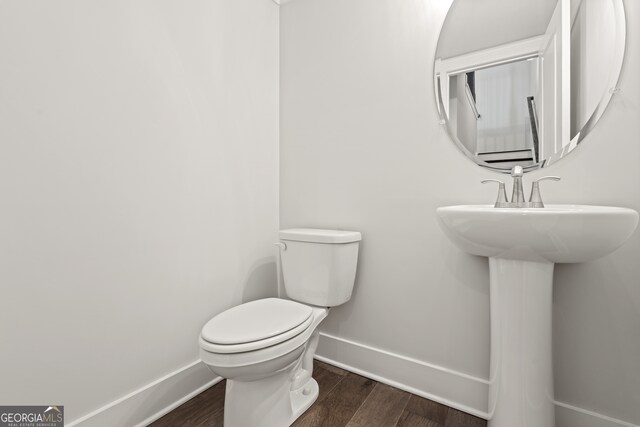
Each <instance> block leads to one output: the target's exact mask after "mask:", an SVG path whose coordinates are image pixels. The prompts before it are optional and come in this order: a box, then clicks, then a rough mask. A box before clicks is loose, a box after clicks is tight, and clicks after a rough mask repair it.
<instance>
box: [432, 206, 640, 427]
mask: <svg viewBox="0 0 640 427" xmlns="http://www.w3.org/2000/svg"><path fill="white" fill-rule="evenodd" d="M437 214H438V219H439V221H440V225H441V226H442V229H443V230H444V232H445V233H446V235H447V236H448V237H449V238H450V239H451V241H453V243H454V244H455V245H457V246H458V247H459V248H460V249H462V250H463V251H465V252H467V253H470V254H472V255H480V256H486V257H489V276H490V277H489V286H490V307H491V358H490V359H491V362H490V367H489V408H488V410H487V416H488V419H489V424H488V425H489V427H514V426H518V427H540V426H544V427H553V426H554V425H555V416H554V397H553V396H554V394H553V357H552V354H553V352H552V339H551V336H552V325H551V321H552V319H551V312H552V295H553V269H554V265H555V263H558V262H585V261H590V260H593V259H596V258H599V257H602V256H604V255H607V254H608V253H610V252H613V251H614V250H615V249H616V248H618V247H619V246H621V245H622V244H623V243H624V242H625V241H626V240H627V239H628V238H629V236H631V234H632V233H633V231H634V230H635V228H636V226H637V225H638V213H637V212H636V211H634V210H631V209H625V208H614V207H606V206H581V205H547V206H546V207H545V208H540V209H533V208H532V209H518V208H514V209H496V208H494V207H493V206H492V205H474V206H472V205H467V206H448V207H443V208H439V209H438V210H437Z"/></svg>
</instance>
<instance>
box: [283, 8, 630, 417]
mask: <svg viewBox="0 0 640 427" xmlns="http://www.w3.org/2000/svg"><path fill="white" fill-rule="evenodd" d="M448 4H450V2H442V1H437V0H402V1H398V0H347V1H345V0H298V1H294V2H291V3H287V4H286V5H284V6H283V7H282V8H281V17H280V19H281V84H282V86H281V129H280V132H281V157H280V159H281V187H280V188H281V204H280V206H281V214H280V216H281V224H282V226H283V227H293V226H320V227H342V228H346V229H355V230H360V231H361V232H362V233H363V241H362V251H361V256H360V263H359V270H358V278H357V283H356V288H355V291H354V294H353V298H352V300H351V301H350V302H349V303H347V304H345V305H344V306H341V307H337V308H335V309H333V310H332V311H331V313H330V315H329V317H328V318H327V320H326V321H325V323H324V324H323V326H322V331H323V332H324V333H325V334H327V335H331V336H334V337H337V338H339V340H334V341H331V342H335V343H336V345H335V348H329V347H328V346H327V345H325V346H324V347H323V346H322V344H321V347H320V349H319V354H320V355H321V356H322V355H323V354H324V355H325V356H326V355H327V354H329V352H331V354H332V355H333V357H334V359H336V360H337V359H340V358H346V357H347V356H348V354H347V353H348V348H347V347H348V346H347V345H346V344H345V346H343V347H340V345H342V344H341V343H344V341H340V340H347V342H348V341H353V342H356V343H362V344H366V345H368V346H369V347H372V348H373V349H374V350H375V349H382V350H387V351H389V352H392V353H395V354H397V355H399V356H402V357H405V359H404V360H407V361H411V363H413V364H414V365H412V366H418V365H419V366H423V367H427V368H429V366H432V365H437V366H440V367H444V368H446V369H445V370H443V371H440V372H442V373H445V372H448V370H453V371H455V372H459V373H466V374H470V375H472V376H476V377H480V378H481V379H482V378H484V379H486V378H487V376H488V368H489V363H488V362H489V298H488V292H489V280H488V277H489V276H488V268H487V262H486V260H485V259H482V258H477V257H472V256H468V255H465V254H463V253H461V252H460V251H459V250H458V249H456V248H455V247H454V246H453V245H452V244H451V243H450V242H449V241H448V240H447V239H446V237H445V236H444V234H443V233H442V232H441V231H440V229H439V227H438V225H437V222H436V217H435V209H436V207H438V206H443V205H451V204H466V203H490V202H492V201H493V200H494V199H495V188H493V187H485V186H482V185H480V184H479V181H480V180H481V179H483V178H489V177H493V178H497V177H498V175H496V174H494V173H490V172H488V171H484V170H482V169H481V168H479V167H477V166H475V165H473V164H472V163H471V162H470V161H469V160H468V159H467V158H466V157H465V156H464V155H462V154H461V153H460V152H459V151H458V149H457V148H456V147H455V146H454V144H452V143H451V141H450V140H449V139H448V137H447V135H446V132H445V130H444V129H443V128H441V127H440V125H439V124H438V114H437V111H436V105H435V101H434V94H433V84H432V81H433V72H432V70H433V59H434V53H435V48H436V43H437V38H438V31H439V29H440V26H441V24H442V22H443V20H444V17H445V13H446V7H447V6H448ZM625 6H626V8H627V19H628V45H627V60H626V62H625V65H624V69H623V75H622V80H621V88H622V91H621V93H620V94H618V95H616V96H615V97H614V98H613V101H612V104H611V105H610V107H609V109H608V110H607V112H606V113H605V114H604V116H603V117H602V119H601V121H600V123H599V124H598V126H597V127H596V129H595V130H594V131H593V132H592V133H591V134H590V135H589V136H588V137H587V138H586V139H585V140H584V141H583V143H582V144H581V146H580V147H578V149H577V150H575V152H574V153H571V155H570V156H569V157H568V158H566V159H564V160H563V161H562V162H560V163H559V164H556V165H554V166H552V167H550V168H548V169H545V170H543V171H540V172H535V173H533V174H531V175H527V176H526V177H525V181H526V182H527V185H528V182H530V180H531V179H533V178H536V177H540V176H542V175H547V174H553V175H560V176H562V177H563V180H562V181H561V182H560V183H554V184H549V185H547V186H545V187H544V188H543V195H544V197H545V201H547V202H549V203H561V202H568V203H591V204H607V205H618V206H627V207H631V208H634V209H636V210H640V167H639V162H640V144H638V134H640V121H639V120H638V117H640V103H639V102H638V100H639V99H640V82H639V81H638V79H637V78H636V76H637V75H639V73H640V29H639V28H640V21H639V19H640V18H639V17H640V4H638V2H635V1H626V2H625ZM614 165H615V167H614ZM503 178H504V177H503ZM639 255H640V232H636V233H635V234H634V235H633V236H632V238H631V239H630V241H629V242H628V243H627V244H626V246H624V247H623V248H622V249H620V250H618V251H617V252H616V253H614V254H612V255H610V256H608V257H605V258H604V259H602V260H599V261H596V262H591V263H588V264H584V265H559V266H558V267H557V268H556V273H555V280H556V285H555V294H554V316H555V317H554V322H555V326H554V334H555V355H554V357H555V372H556V397H557V399H558V400H559V401H562V402H566V403H569V404H571V405H576V406H578V407H581V408H585V409H588V410H592V411H595V412H598V413H601V414H606V415H609V416H612V417H616V418H620V419H623V420H626V421H629V422H633V423H635V424H640V394H638V390H640V369H638V365H637V361H638V360H640V337H639V335H638V330H640V286H639V285H640V283H639V282H638V277H640V265H639V264H638V262H637V260H638V256H639ZM327 342H329V341H327ZM360 348H361V349H364V348H365V347H360ZM363 351H364V350H363ZM367 351H368V350H367ZM379 354H382V353H379ZM387 356H388V354H387ZM354 360H355V361H354V362H353V363H352V366H355V365H357V364H359V366H357V367H359V368H361V369H362V370H363V371H365V370H367V367H366V366H365V365H366V364H367V363H369V362H370V359H364V358H361V359H354ZM417 362H420V363H417ZM437 366H436V367H437ZM376 369H385V367H384V366H377V367H376ZM425 369H426V368H425ZM429 369H431V368H429ZM397 374H398V375H405V376H406V377H407V378H409V377H417V376H419V375H420V373H419V372H417V371H413V373H412V372H398V373H397ZM460 378H461V377H460ZM476 382H477V381H476ZM477 383H480V384H481V381H480V382H477ZM431 386H432V387H433V389H432V390H428V389H426V387H425V389H423V390H417V391H422V392H425V393H427V392H430V391H431V392H434V390H435V389H436V388H437V387H438V386H439V385H438V384H437V383H436V382H433V383H432V384H431ZM484 391H485V392H486V389H484ZM466 392H467V391H466V390H464V389H462V388H461V387H457V388H456V387H453V391H452V392H451V395H452V396H455V395H458V396H462V395H464V394H465V393H466ZM480 400H482V399H480ZM480 409H482V408H480ZM485 411H486V408H485ZM562 427H565V426H562ZM567 427H573V426H567ZM575 427H583V426H578V425H575Z"/></svg>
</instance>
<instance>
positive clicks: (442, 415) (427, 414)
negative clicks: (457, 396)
mask: <svg viewBox="0 0 640 427" xmlns="http://www.w3.org/2000/svg"><path fill="white" fill-rule="evenodd" d="M405 410H406V411H409V412H412V413H414V414H416V415H420V416H421V417H424V418H426V419H428V420H432V421H435V422H436V423H438V424H442V425H444V423H445V421H446V420H447V414H448V412H449V407H448V406H445V405H443V404H441V403H438V402H434V401H433V400H429V399H425V398H422V397H420V396H416V395H412V396H411V398H410V399H409V402H407V406H406V408H405Z"/></svg>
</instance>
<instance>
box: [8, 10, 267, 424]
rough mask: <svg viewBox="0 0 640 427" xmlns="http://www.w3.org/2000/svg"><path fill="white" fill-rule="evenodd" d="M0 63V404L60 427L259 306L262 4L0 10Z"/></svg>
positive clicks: (169, 365) (147, 379)
mask: <svg viewBox="0 0 640 427" xmlns="http://www.w3.org/2000/svg"><path fill="white" fill-rule="evenodd" d="M0 58H2V60H1V61H0V287H1V290H0V294H1V296H0V343H1V344H0V348H1V351H0V384H1V385H0V402H2V404H3V405H6V404H50V403H53V402H55V403H57V404H63V405H65V410H66V415H67V417H66V418H67V421H68V422H69V421H73V420H75V419H77V418H78V417H80V416H82V415H83V414H86V413H87V412H89V411H92V410H95V409H97V408H99V407H102V406H103V405H106V404H108V403H110V402H112V401H114V400H115V399H117V398H120V397H122V396H123V395H125V394H127V393H129V392H131V391H134V390H136V389H138V388H139V387H142V386H144V385H146V384H149V383H151V382H152V381H154V380H156V379H158V378H160V377H162V376H163V375H165V374H168V373H170V372H172V371H174V370H177V369H179V368H182V367H184V366H185V365H188V364H189V363H191V362H193V361H195V360H197V359H198V343H197V338H198V334H199V331H200V329H201V327H202V325H203V324H204V323H205V322H206V321H207V320H208V319H209V318H211V317H212V316H213V315H215V314H216V313H218V312H220V311H221V310H223V309H226V308H228V307H230V306H231V305H234V304H237V303H239V302H241V301H242V300H247V299H252V298H256V297H258V296H265V295H270V294H273V293H274V292H275V287H276V283H275V262H274V255H275V254H274V250H273V246H272V242H273V241H274V240H275V239H276V238H277V229H278V215H277V209H278V173H277V168H278V7H277V6H276V5H275V4H274V3H273V2H271V1H270V0H190V1H188V2H182V1H176V0H154V1H151V0H143V1H134V2H132V1H127V0H116V1H97V0H89V1H87V0H58V1H55V2H46V1H45V2H22V1H9V0H0ZM211 377H213V375H211ZM161 397H162V396H154V398H161ZM150 403H153V402H144V404H145V405H147V404H150ZM138 409H140V410H142V408H138ZM133 423H134V421H133V420H131V419H130V420H128V421H127V422H123V425H125V424H133ZM111 425H114V424H113V420H112V424H111Z"/></svg>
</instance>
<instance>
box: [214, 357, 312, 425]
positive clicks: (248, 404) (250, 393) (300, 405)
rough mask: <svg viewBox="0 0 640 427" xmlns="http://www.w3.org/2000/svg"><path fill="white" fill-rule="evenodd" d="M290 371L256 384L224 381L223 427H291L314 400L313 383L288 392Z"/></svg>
mask: <svg viewBox="0 0 640 427" xmlns="http://www.w3.org/2000/svg"><path fill="white" fill-rule="evenodd" d="M290 376H291V371H290V369H285V370H283V371H281V372H278V373H276V374H275V375H273V376H270V377H267V378H263V379H260V380H258V381H247V382H244V381H234V380H227V389H226V398H225V405H224V425H225V427H227V426H228V427H239V426H252V427H284V426H289V425H291V424H292V423H293V422H294V421H295V420H296V419H298V417H300V415H302V414H303V413H304V411H306V410H307V409H309V407H310V406H311V405H313V402H315V401H316V399H317V398H318V393H319V387H318V383H317V382H316V380H314V379H313V378H309V380H308V381H307V382H306V383H305V385H304V386H302V387H300V388H298V389H297V390H291V389H290V387H291V382H290V381H288V378H289V377H290Z"/></svg>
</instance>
